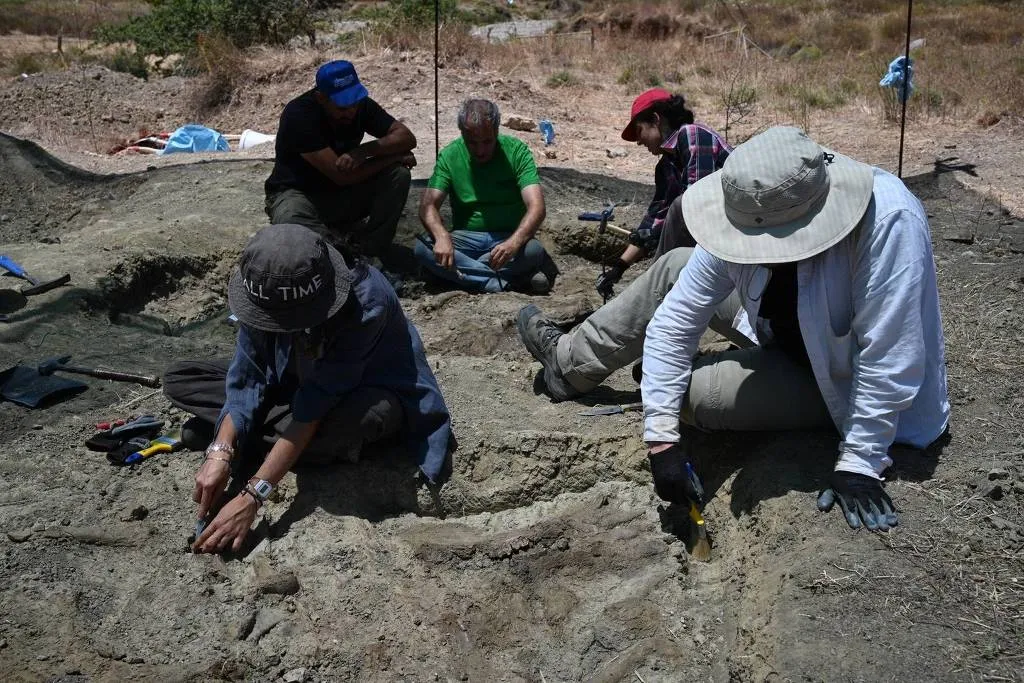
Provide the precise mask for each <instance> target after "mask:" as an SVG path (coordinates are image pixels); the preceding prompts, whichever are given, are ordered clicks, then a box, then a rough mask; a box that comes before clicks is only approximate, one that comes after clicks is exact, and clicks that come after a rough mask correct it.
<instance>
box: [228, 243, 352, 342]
mask: <svg viewBox="0 0 1024 683" xmlns="http://www.w3.org/2000/svg"><path fill="white" fill-rule="evenodd" d="M354 279H355V278H354V276H353V274H352V271H351V270H349V268H348V266H347V265H345V259H343V258H342V256H341V254H340V253H338V250H337V249H335V248H334V247H332V246H331V245H329V244H327V242H325V241H324V239H323V238H322V237H320V235H318V234H316V233H315V232H313V231H312V230H310V229H309V228H307V227H305V226H302V225H291V224H281V225H269V226H267V227H265V228H263V229H262V230H260V231H259V232H258V233H256V234H255V235H253V236H252V238H251V239H250V240H249V242H248V244H246V245H245V249H244V250H243V251H242V255H241V257H240V258H239V259H238V265H237V266H236V267H235V270H234V272H233V273H232V274H231V280H230V281H229V282H228V305H229V306H230V307H231V312H232V313H234V314H235V316H236V317H237V318H238V320H239V321H240V322H241V323H242V324H244V325H248V326H250V327H254V328H256V329H258V330H263V331H265V332H296V331H298V330H305V329H309V328H311V327H316V326H317V325H320V324H321V323H323V322H325V321H326V320H327V319H328V318H330V317H331V316H332V315H334V314H335V313H337V311H338V309H340V308H341V307H342V305H343V304H344V303H345V300H346V299H347V298H348V293H349V290H350V289H351V288H352V282H353V281H354Z"/></svg>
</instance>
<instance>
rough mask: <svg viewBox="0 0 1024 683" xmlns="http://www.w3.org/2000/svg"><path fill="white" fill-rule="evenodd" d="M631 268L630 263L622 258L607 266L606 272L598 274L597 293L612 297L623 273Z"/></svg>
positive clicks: (608, 297)
mask: <svg viewBox="0 0 1024 683" xmlns="http://www.w3.org/2000/svg"><path fill="white" fill-rule="evenodd" d="M627 268H629V264H628V263H626V262H625V261H623V260H622V259H615V263H613V264H611V265H610V266H608V267H607V268H605V270H604V272H603V273H601V274H600V275H598V276H597V284H596V288H597V293H598V294H600V295H601V296H603V297H604V298H605V299H610V298H611V296H612V294H614V293H615V285H617V284H618V282H619V280H621V279H622V274H623V273H625V272H626V269H627Z"/></svg>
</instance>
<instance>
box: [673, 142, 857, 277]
mask: <svg viewBox="0 0 1024 683" xmlns="http://www.w3.org/2000/svg"><path fill="white" fill-rule="evenodd" d="M873 187H874V171H873V169H872V168H871V166H868V165H867V164H862V163H860V162H859V161H854V160H853V159H850V158H849V157H845V156H843V155H842V154H837V153H836V152H832V151H829V150H826V149H823V148H822V147H821V146H819V145H818V144H817V143H815V142H814V141H813V140H811V139H810V138H809V137H807V134H806V133H804V132H803V131H802V130H800V129H799V128H789V127H783V126H780V127H777V128H770V129H768V130H766V131H765V132H763V133H761V134H760V135H756V136H754V137H752V138H751V139H750V140H748V141H747V142H744V143H743V144H742V145H740V146H739V147H737V148H736V149H735V151H733V153H732V154H730V155H729V158H728V159H727V160H726V162H725V164H724V165H723V167H722V169H721V170H719V171H716V172H715V173H712V174H711V175H708V176H705V177H704V178H702V179H701V180H699V181H698V182H697V183H695V184H694V185H693V186H692V187H690V188H689V189H688V190H687V191H686V192H684V193H683V200H682V201H683V219H684V220H685V221H686V227H687V228H688V229H689V231H690V234H691V235H693V239H694V240H696V241H697V244H699V245H700V246H702V247H704V248H705V249H707V250H708V251H709V252H711V253H712V254H714V255H715V256H717V257H719V258H721V259H724V260H726V261H730V262H732V263H743V264H749V263H760V264H772V263H790V262H793V261H800V260H803V259H805V258H810V257H811V256H814V255H816V254H820V253H821V252H823V251H825V250H826V249H828V248H829V247H831V246H833V245H835V244H836V243H838V242H839V241H840V240H842V239H843V238H844V237H846V236H847V235H848V234H850V232H851V231H852V230H853V229H854V228H855V227H857V224H858V223H860V221H861V219H862V218H863V217H864V213H865V212H866V211H867V208H868V205H869V203H870V202H871V193H872V189H873Z"/></svg>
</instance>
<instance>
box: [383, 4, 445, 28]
mask: <svg viewBox="0 0 1024 683" xmlns="http://www.w3.org/2000/svg"><path fill="white" fill-rule="evenodd" d="M440 3H441V6H440V7H439V8H438V9H439V11H440V15H441V21H444V22H447V21H452V20H453V19H455V18H456V17H457V15H458V4H457V3H456V1H455V0H440ZM390 4H391V6H390V7H389V8H388V13H389V14H390V17H389V18H391V19H397V20H398V21H402V22H405V23H408V24H412V25H414V26H426V25H428V24H429V25H431V26H432V25H433V24H434V0H391V3H390Z"/></svg>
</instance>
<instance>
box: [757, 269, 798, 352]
mask: <svg viewBox="0 0 1024 683" xmlns="http://www.w3.org/2000/svg"><path fill="white" fill-rule="evenodd" d="M796 266H797V264H796V263H783V264H780V265H777V266H774V267H772V277H771V279H770V280H769V281H768V286H767V287H765V290H764V294H763V295H762V296H761V308H760V310H759V311H758V316H759V317H761V318H764V319H765V320H767V321H768V322H769V323H770V324H771V326H772V335H774V337H775V343H776V344H778V346H779V348H781V349H782V350H783V351H785V352H786V355H788V356H789V357H790V358H792V359H793V360H795V361H796V362H798V363H800V364H801V365H804V366H806V367H810V365H811V361H810V359H809V358H808V357H807V347H806V346H805V345H804V337H803V335H802V334H801V333H800V320H799V318H798V317H797V298H798V296H799V294H798V292H799V288H798V285H797V281H796Z"/></svg>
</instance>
